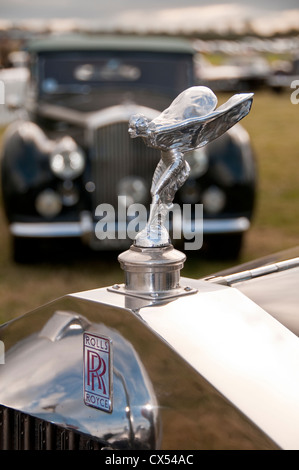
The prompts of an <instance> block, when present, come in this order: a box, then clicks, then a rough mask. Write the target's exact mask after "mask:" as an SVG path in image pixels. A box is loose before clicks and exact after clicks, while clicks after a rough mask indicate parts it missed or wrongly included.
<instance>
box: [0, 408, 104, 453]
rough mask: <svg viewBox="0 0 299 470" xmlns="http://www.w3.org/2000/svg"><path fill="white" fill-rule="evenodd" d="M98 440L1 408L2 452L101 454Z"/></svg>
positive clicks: (0, 443)
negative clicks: (73, 451)
mask: <svg viewBox="0 0 299 470" xmlns="http://www.w3.org/2000/svg"><path fill="white" fill-rule="evenodd" d="M103 447H104V444H102V443H101V442H100V441H98V440H97V439H93V438H90V437H89V436H86V435H84V434H82V433H79V432H76V431H73V430H69V429H65V428H62V427H60V426H58V425H56V424H53V423H50V422H47V421H44V420H41V419H39V418H35V417H33V416H29V415H27V414H26V413H22V412H20V411H17V410H13V409H11V408H7V407H5V406H0V450H100V449H101V448H103Z"/></svg>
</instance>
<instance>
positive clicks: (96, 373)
mask: <svg viewBox="0 0 299 470" xmlns="http://www.w3.org/2000/svg"><path fill="white" fill-rule="evenodd" d="M105 372H106V364H105V361H104V360H103V359H102V358H101V356H100V355H99V354H98V353H97V352H95V351H91V350H88V351H87V385H88V386H89V387H91V389H92V390H93V391H94V390H95V389H96V387H97V389H98V390H102V393H103V394H104V395H107V390H106V386H105V382H104V380H103V375H104V374H105Z"/></svg>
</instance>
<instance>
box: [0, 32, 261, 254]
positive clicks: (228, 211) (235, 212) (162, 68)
mask: <svg viewBox="0 0 299 470" xmlns="http://www.w3.org/2000/svg"><path fill="white" fill-rule="evenodd" d="M28 52H29V53H30V70H31V79H30V88H29V91H28V97H27V98H28V99H27V102H26V113H27V115H26V116H25V117H24V118H22V119H19V120H17V121H16V122H14V123H13V124H12V125H10V126H9V127H8V129H7V132H6V135H5V138H4V143H3V151H2V159H1V166H2V168H1V176H2V192H3V203H4V208H5V212H6V216H7V219H8V222H9V228H10V232H11V235H12V240H13V251H14V256H15V259H16V260H21V259H24V257H26V256H27V255H29V259H31V258H32V253H33V251H34V252H35V253H37V250H38V242H39V241H44V240H52V239H62V238H64V239H68V238H73V239H82V240H84V241H85V242H86V243H87V244H88V245H89V246H90V247H92V248H93V249H99V250H105V249H120V248H121V249H122V248H124V247H126V246H129V244H130V243H131V240H130V237H129V236H128V233H127V232H126V227H127V224H128V221H129V220H130V217H131V218H132V215H130V214H129V213H128V207H129V206H130V205H132V204H136V203H137V204H142V205H144V206H145V207H148V206H149V204H150V200H149V188H150V182H151V178H152V174H153V171H154V168H155V167H156V165H157V162H158V160H159V152H158V151H157V150H154V149H150V148H146V147H145V146H144V145H143V143H142V142H141V141H140V140H139V139H137V140H132V139H130V138H129V136H128V121H129V118H130V116H131V115H132V114H135V113H142V114H144V115H146V116H147V117H148V118H149V119H153V118H154V117H156V116H157V115H158V114H159V112H161V111H162V110H163V109H165V108H167V106H168V105H169V104H170V103H171V101H172V100H173V99H174V98H175V97H176V96H177V95H178V93H179V92H181V91H182V90H183V89H185V88H188V87H189V86H192V85H193V84H194V80H195V79H194V65H193V52H194V51H193V48H192V47H191V45H190V43H189V42H186V41H184V40H181V39H174V38H157V37H154V38H148V37H147V38H143V37H127V36H119V37H111V36H104V37H100V38H95V37H92V36H91V37H82V36H79V37H77V36H74V37H68V36H63V37H53V38H47V39H44V40H38V41H33V42H32V43H30V44H29V45H28ZM188 161H189V164H190V166H191V176H190V178H189V180H188V181H187V182H186V184H185V185H184V186H183V187H182V188H181V190H180V191H179V192H178V194H177V196H176V200H175V202H176V203H177V204H178V205H179V206H180V207H182V206H183V204H186V205H190V207H191V209H190V214H191V215H190V216H189V224H185V226H184V225H183V230H182V231H183V238H184V237H185V238H188V239H190V238H191V237H193V236H194V233H195V232H194V230H196V229H194V227H193V226H192V220H193V225H194V219H195V218H196V217H198V216H196V215H195V210H194V207H195V205H200V204H202V205H203V233H204V244H205V243H206V242H209V244H210V245H213V249H214V253H216V249H217V246H219V245H221V250H220V251H221V253H225V254H226V255H228V256H236V255H238V253H239V250H240V248H241V245H242V237H243V234H244V232H246V230H248V228H249V227H250V221H251V218H252V213H253V208H254V196H255V181H256V169H255V164H254V157H253V153H252V149H251V145H250V142H249V138H248V135H247V133H246V131H245V130H244V128H242V127H241V126H240V125H239V126H236V127H234V128H233V129H231V130H230V131H229V132H227V133H226V134H225V135H224V136H222V137H220V138H218V139H217V140H216V141H215V142H212V143H211V144H209V145H208V146H207V147H206V148H204V149H198V150H195V151H193V152H190V153H189V155H188ZM106 205H107V206H106ZM107 207H108V208H113V215H114V217H115V218H114V222H115V223H114V225H113V226H112V232H113V233H112V234H111V233H110V231H109V230H110V228H109V227H110V222H109V221H108V223H107V224H106V226H105V228H104V230H102V231H100V232H99V230H98V231H97V224H98V223H99V222H100V221H101V220H102V219H103V217H104V216H107V213H106V212H107V211H106V212H105V209H106V208H107ZM123 214H124V215H123ZM101 218H102V219H101ZM143 219H144V220H143ZM143 219H142V220H139V222H140V223H141V224H142V223H145V221H146V215H145V216H144V217H143ZM103 225H104V224H103ZM189 225H190V227H189ZM107 227H108V228H107ZM200 230H202V226H201V227H200ZM124 234H125V235H124ZM178 238H181V237H178ZM32 242H33V246H34V249H33V251H31V250H30V246H31V243H32ZM174 242H176V240H174Z"/></svg>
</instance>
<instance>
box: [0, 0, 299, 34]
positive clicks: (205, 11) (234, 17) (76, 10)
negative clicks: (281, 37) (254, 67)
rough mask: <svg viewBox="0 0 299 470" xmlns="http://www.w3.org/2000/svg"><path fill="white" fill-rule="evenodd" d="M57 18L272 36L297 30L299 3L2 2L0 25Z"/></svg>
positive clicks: (204, 0) (218, 0)
mask: <svg viewBox="0 0 299 470" xmlns="http://www.w3.org/2000/svg"><path fill="white" fill-rule="evenodd" d="M57 19H59V21H60V23H59V24H60V25H61V27H66V25H67V21H69V23H70V22H71V21H72V20H73V19H76V20H77V21H78V20H79V21H81V22H84V21H87V20H88V21H92V22H93V24H94V25H99V26H104V27H106V28H108V29H109V28H115V27H119V26H121V27H125V28H128V29H130V28H132V27H134V28H135V29H136V30H138V29H139V30H140V31H146V30H149V29H151V30H155V28H156V29H161V28H162V29H165V30H168V31H172V32H173V31H175V30H178V29H181V30H187V29H188V28H189V29H193V30H194V29H198V30H202V31H204V30H209V29H217V30H218V31H220V32H221V31H223V32H225V30H227V29H228V28H232V27H233V28H234V29H237V30H238V29H240V32H241V31H242V28H243V27H244V24H246V22H248V20H254V21H255V22H256V23H255V24H256V25H257V27H259V28H262V29H263V28H264V29H265V31H267V28H268V30H269V31H270V30H271V28H273V27H274V28H276V29H277V28H278V29H281V28H283V27H284V25H285V24H288V25H291V27H294V26H295V27H297V28H298V30H299V4H298V0H280V1H279V0H271V1H270V0H251V1H248V0H212V1H208V0H146V1H145V0H130V1H128V0H104V1H103V0H83V1H82V0H45V1H42V0H0V23H1V22H2V23H3V22H5V21H12V22H20V21H31V22H34V21H36V20H44V21H52V22H53V21H54V20H55V21H56V23H57V24H58V22H57Z"/></svg>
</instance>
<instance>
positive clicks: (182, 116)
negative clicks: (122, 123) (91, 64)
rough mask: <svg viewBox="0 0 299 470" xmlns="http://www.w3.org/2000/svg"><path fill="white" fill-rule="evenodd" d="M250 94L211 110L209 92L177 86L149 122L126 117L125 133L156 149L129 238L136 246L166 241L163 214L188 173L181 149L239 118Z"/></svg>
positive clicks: (188, 148)
mask: <svg viewBox="0 0 299 470" xmlns="http://www.w3.org/2000/svg"><path fill="white" fill-rule="evenodd" d="M252 99H253V94H252V93H243V94H238V95H234V96H233V97H231V98H230V99H229V100H228V101H227V102H226V103H225V104H223V105H222V106H220V107H219V108H218V109H215V108H216V105H217V98H216V96H215V95H214V93H213V92H212V91H211V90H210V89H209V88H207V87H203V86H195V87H191V88H188V89H187V90H185V91H183V92H182V93H181V94H180V95H179V96H178V97H177V98H176V99H175V100H174V101H173V102H172V103H171V105H170V106H169V108H167V109H166V110H165V111H163V112H162V113H161V114H160V115H159V116H158V117H156V118H155V119H153V120H152V121H150V120H149V119H148V118H147V117H146V116H143V115H140V114H138V115H134V116H132V117H131V119H130V123H129V134H130V136H131V137H132V138H136V137H142V139H143V140H144V142H145V144H146V145H147V146H149V147H152V148H155V149H159V150H160V151H161V159H160V161H159V163H158V165H157V167H156V170H155V172H154V176H153V180H152V186H151V196H152V204H151V210H150V215H149V219H148V222H147V225H146V227H145V228H144V229H143V230H142V231H141V232H139V233H138V234H137V236H136V238H135V241H134V244H135V245H136V246H139V247H159V246H166V245H168V244H170V238H169V234H168V231H167V229H166V227H165V220H166V216H167V214H168V212H169V209H170V208H171V205H172V201H173V199H174V196H175V193H176V192H177V190H178V189H179V188H180V187H181V186H182V185H183V184H184V182H185V181H186V180H187V178H188V176H189V173H190V167H189V165H188V163H187V162H186V160H185V158H184V154H185V153H186V152H189V151H191V150H195V149H196V148H199V147H203V146H204V145H206V144H208V143H209V142H211V141H212V140H214V139H216V138H217V137H219V136H221V135H222V134H223V133H224V132H226V131H227V130H228V129H230V128H231V127H232V126H233V125H234V124H236V123H237V122H239V121H240V120H241V119H243V118H244V117H245V116H246V115H247V114H248V113H249V111H250V108H251V104H252Z"/></svg>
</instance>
